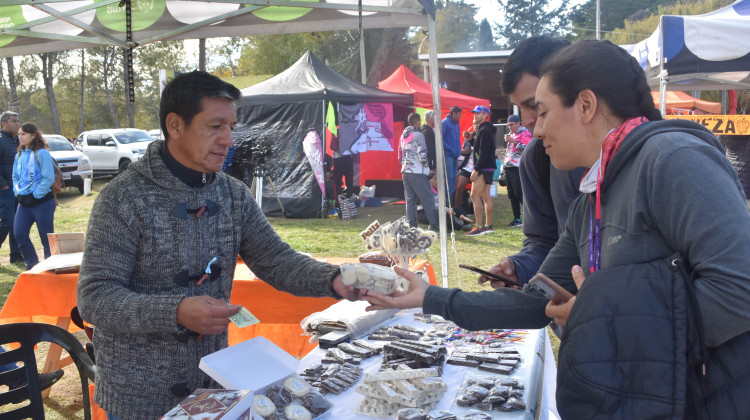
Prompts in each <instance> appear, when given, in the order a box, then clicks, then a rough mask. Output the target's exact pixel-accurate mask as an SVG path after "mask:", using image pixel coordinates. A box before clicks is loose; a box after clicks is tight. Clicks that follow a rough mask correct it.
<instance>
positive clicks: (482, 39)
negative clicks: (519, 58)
mask: <svg viewBox="0 0 750 420" xmlns="http://www.w3.org/2000/svg"><path fill="white" fill-rule="evenodd" d="M496 48H497V45H495V39H494V37H493V36H492V27H491V26H490V23H489V22H488V21H487V19H482V22H481V23H480V24H479V50H480V51H491V50H494V49H496Z"/></svg>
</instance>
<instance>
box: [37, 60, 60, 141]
mask: <svg viewBox="0 0 750 420" xmlns="http://www.w3.org/2000/svg"><path fill="white" fill-rule="evenodd" d="M59 56H61V53H44V54H39V60H40V61H41V63H42V69H41V72H42V80H43V81H44V90H45V91H46V92H47V102H48V104H49V110H50V117H51V118H52V124H53V126H54V130H55V131H54V132H55V133H57V134H60V133H62V127H61V126H60V114H59V113H58V111H57V100H56V98H55V70H54V68H55V62H56V61H57V59H58V57H59Z"/></svg>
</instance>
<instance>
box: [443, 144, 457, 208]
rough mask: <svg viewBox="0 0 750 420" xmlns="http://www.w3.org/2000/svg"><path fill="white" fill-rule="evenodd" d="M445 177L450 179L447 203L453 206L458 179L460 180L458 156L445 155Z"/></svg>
mask: <svg viewBox="0 0 750 420" xmlns="http://www.w3.org/2000/svg"><path fill="white" fill-rule="evenodd" d="M445 178H446V179H447V180H448V197H446V198H447V200H446V205H447V206H448V207H453V201H454V197H455V196H456V181H458V158H457V157H455V158H454V157H450V156H446V157H445ZM449 203H450V204H449Z"/></svg>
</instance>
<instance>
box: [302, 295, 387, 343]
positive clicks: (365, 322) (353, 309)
mask: <svg viewBox="0 0 750 420" xmlns="http://www.w3.org/2000/svg"><path fill="white" fill-rule="evenodd" d="M369 305H370V304H369V303H368V302H365V301H362V300H360V301H356V302H350V301H348V300H342V301H340V302H336V303H335V304H333V305H331V306H330V307H328V308H327V309H325V310H323V311H321V312H315V313H313V314H311V315H308V316H307V317H305V319H303V320H302V322H300V325H301V326H302V329H303V330H304V331H308V329H313V330H314V329H316V325H318V324H320V323H322V322H326V321H329V322H342V323H344V324H345V325H346V329H347V330H348V331H349V333H350V334H351V335H352V338H355V339H356V338H359V337H361V336H362V335H364V334H367V333H368V332H370V331H372V330H373V329H375V327H377V326H378V325H380V324H381V323H382V322H383V321H386V320H388V319H391V318H392V317H393V315H394V314H396V312H398V311H399V310H398V309H384V310H382V311H372V312H366V311H365V308H367V307H368V306H369Z"/></svg>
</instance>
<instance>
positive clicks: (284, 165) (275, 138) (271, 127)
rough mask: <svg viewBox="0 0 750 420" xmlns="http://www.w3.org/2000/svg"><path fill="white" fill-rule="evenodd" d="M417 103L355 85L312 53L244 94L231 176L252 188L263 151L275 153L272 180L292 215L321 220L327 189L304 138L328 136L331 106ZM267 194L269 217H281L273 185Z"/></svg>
mask: <svg viewBox="0 0 750 420" xmlns="http://www.w3.org/2000/svg"><path fill="white" fill-rule="evenodd" d="M412 101H413V99H412V96H411V95H403V94H398V93H390V92H385V91H382V90H380V89H376V88H374V87H371V86H367V85H364V84H362V83H359V82H357V81H354V80H352V79H350V78H348V77H346V76H344V75H342V74H340V73H338V72H336V71H335V70H333V69H332V68H330V67H328V66H327V65H326V64H325V63H323V62H322V61H321V60H320V59H319V58H317V57H316V56H315V55H314V54H312V53H311V52H309V51H308V52H306V53H305V54H304V55H303V56H302V57H301V58H300V59H299V60H297V62H296V63H294V64H293V65H292V66H291V67H289V68H288V69H286V70H284V71H283V72H281V73H279V74H278V75H276V76H274V77H272V78H270V79H268V80H266V81H264V82H261V83H259V84H257V85H253V86H250V87H248V88H245V89H243V90H242V100H241V101H240V105H239V109H238V112H237V122H238V127H237V128H236V129H235V132H234V139H235V140H234V144H235V148H236V149H235V152H234V162H233V164H232V169H231V170H230V173H231V174H232V175H234V176H236V177H238V178H240V179H242V180H243V181H245V183H247V184H248V185H251V183H252V180H253V177H254V175H255V166H256V162H257V160H258V159H257V157H258V151H259V150H260V151H262V152H265V151H269V152H270V153H269V155H268V156H266V157H265V159H264V160H265V162H264V167H265V169H266V170H267V171H268V175H267V179H269V180H270V181H271V182H273V183H275V188H276V190H277V191H276V194H277V195H278V196H279V199H280V201H281V204H282V205H283V206H284V210H285V212H286V215H287V216H289V217H315V216H316V214H317V212H318V211H320V210H321V201H322V198H321V189H320V188H319V186H318V182H317V180H316V179H315V176H314V174H313V170H312V169H313V168H312V163H309V159H308V158H307V156H306V154H305V151H304V147H303V140H304V139H305V136H306V135H307V133H308V132H309V131H310V130H315V131H316V132H317V133H318V134H319V135H320V136H324V133H325V127H326V121H325V116H326V109H327V107H328V104H329V103H331V102H333V103H365V102H380V103H396V104H403V105H409V104H411V103H412ZM253 152H255V155H253ZM263 196H264V199H263V213H264V214H266V215H272V216H278V215H281V208H280V207H279V204H278V202H277V201H276V199H275V196H274V190H273V187H272V186H271V185H268V183H267V184H266V188H264V190H263ZM329 198H330V197H329Z"/></svg>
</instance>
